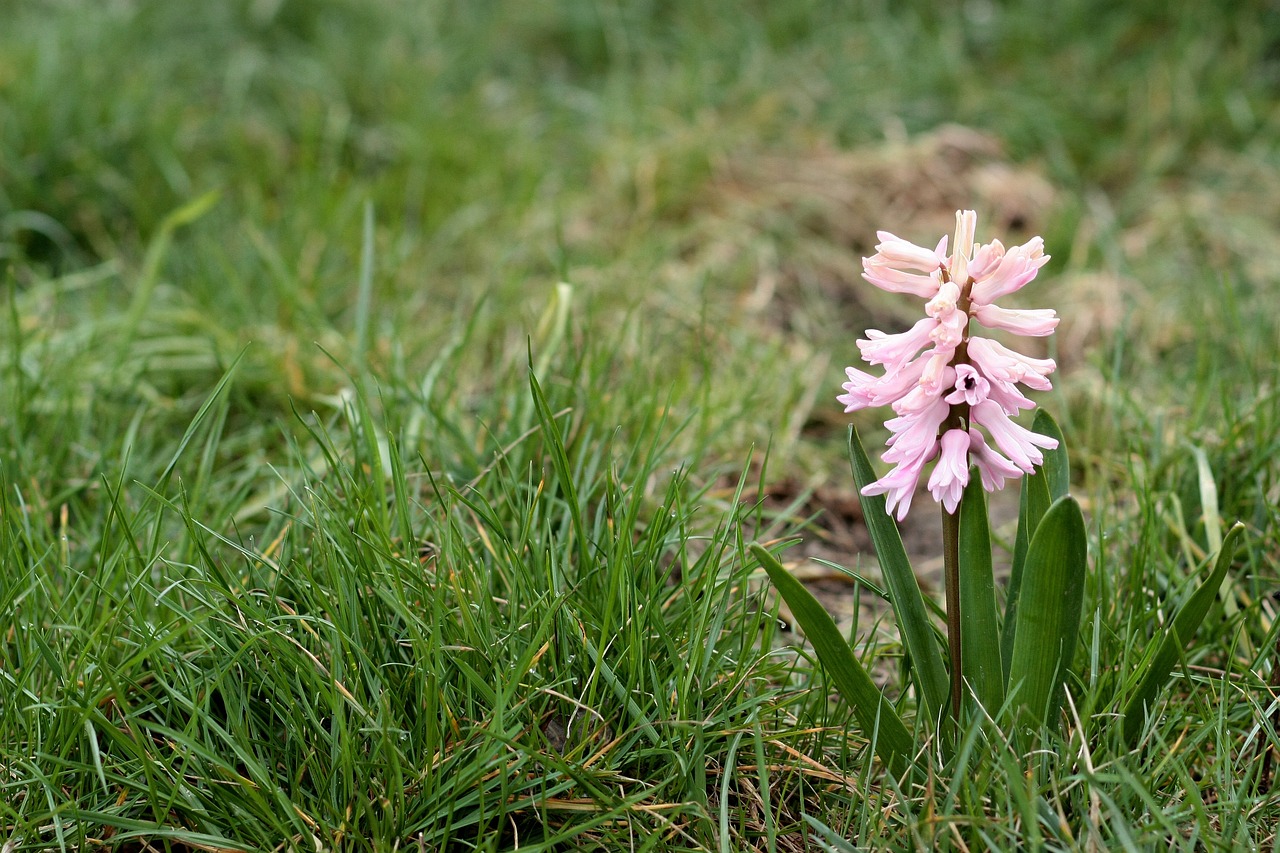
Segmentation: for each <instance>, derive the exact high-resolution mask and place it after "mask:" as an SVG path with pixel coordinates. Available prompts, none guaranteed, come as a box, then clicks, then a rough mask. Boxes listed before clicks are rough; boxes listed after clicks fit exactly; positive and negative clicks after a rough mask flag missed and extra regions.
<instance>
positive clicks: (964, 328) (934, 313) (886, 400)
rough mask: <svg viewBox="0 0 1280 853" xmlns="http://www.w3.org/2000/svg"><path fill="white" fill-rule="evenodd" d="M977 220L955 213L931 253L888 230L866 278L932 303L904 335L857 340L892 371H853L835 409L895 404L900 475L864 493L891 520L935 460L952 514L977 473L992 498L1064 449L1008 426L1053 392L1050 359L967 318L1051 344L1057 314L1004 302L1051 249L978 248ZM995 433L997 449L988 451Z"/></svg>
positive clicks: (938, 489) (874, 333)
mask: <svg viewBox="0 0 1280 853" xmlns="http://www.w3.org/2000/svg"><path fill="white" fill-rule="evenodd" d="M976 230H977V214H976V213H974V212H973V211H971V210H965V211H957V213H956V231H955V237H954V239H953V240H952V241H951V251H950V253H948V251H947V242H948V241H947V237H945V236H944V237H943V238H942V239H941V240H939V241H938V244H937V246H936V247H935V248H933V249H928V248H926V247H924V246H919V245H917V244H915V243H912V242H910V241H908V240H904V239H902V238H901V237H898V236H896V235H894V234H891V233H889V232H887V231H879V232H877V233H876V237H877V238H878V239H879V243H878V244H877V245H876V252H875V254H874V255H872V256H871V257H869V258H863V261H862V267H863V278H865V279H866V280H867V281H869V282H870V283H871V284H873V285H875V286H876V287H879V288H881V289H882V290H886V291H889V292H891V293H908V294H911V295H913V296H917V297H919V298H921V299H924V300H925V315H926V316H925V317H924V318H923V319H921V320H919V321H917V322H916V323H915V325H913V326H912V327H911V328H910V329H908V330H907V331H905V332H901V333H898V334H886V333H884V332H881V331H878V330H871V331H868V332H867V336H866V338H864V339H862V340H859V341H858V342H857V345H858V349H859V351H860V353H861V355H862V358H863V360H864V361H866V362H867V363H868V364H871V365H883V368H884V373H883V374H882V375H880V376H875V375H873V374H870V373H865V372H863V371H861V370H858V369H856V368H853V367H850V368H847V369H846V371H845V372H846V375H847V377H848V381H847V382H845V383H844V391H845V392H846V393H844V394H841V395H840V396H839V397H838V398H837V399H838V400H839V401H840V402H841V403H843V404H844V406H845V411H847V412H853V411H857V410H859V409H864V408H869V407H872V406H885V405H887V406H890V407H891V408H892V409H893V411H894V412H895V413H896V417H893V418H891V419H889V420H888V421H887V422H886V426H887V427H888V428H889V430H890V432H891V435H890V437H889V439H888V442H887V444H888V449H887V450H886V451H885V452H884V453H883V454H882V457H881V458H882V459H883V460H884V461H885V462H888V463H890V464H891V465H893V466H894V467H893V468H892V469H891V470H890V471H889V473H887V474H886V475H885V476H883V477H881V478H880V479H879V480H876V481H875V482H874V483H871V484H869V485H868V486H867V487H866V488H864V489H863V490H862V491H863V494H866V495H880V494H883V495H885V496H886V500H885V506H886V508H887V509H888V511H889V512H890V514H896V515H897V517H898V519H899V520H901V519H903V518H905V517H906V514H907V511H908V510H909V509H910V507H911V498H912V495H913V494H914V491H915V489H916V488H917V486H918V484H919V478H920V475H921V474H922V473H923V470H924V467H925V466H926V465H927V464H929V463H930V462H932V461H933V460H935V459H936V460H937V463H936V465H935V467H934V469H933V472H932V473H931V474H930V476H929V479H928V488H929V491H930V492H931V493H932V495H933V499H934V500H935V501H937V502H939V503H941V504H942V505H943V507H944V508H945V509H946V511H947V512H955V510H956V508H957V507H958V506H959V502H960V498H961V496H962V495H963V493H964V489H965V486H966V485H967V484H968V482H969V466H970V465H971V464H972V465H976V466H977V468H978V471H979V474H980V475H981V478H982V485H983V488H985V489H986V490H987V491H995V490H996V489H999V488H1002V487H1003V486H1004V484H1005V482H1006V481H1007V480H1010V479H1015V478H1017V477H1019V476H1021V475H1022V474H1023V473H1031V472H1032V471H1034V470H1035V466H1036V465H1039V464H1041V463H1042V462H1043V459H1044V457H1043V454H1042V453H1041V450H1042V449H1049V448H1052V447H1056V446H1057V442H1056V441H1054V440H1053V439H1051V438H1049V437H1047V436H1042V435H1038V434H1036V433H1034V432H1031V431H1030V430H1028V429H1026V428H1024V427H1021V426H1019V425H1018V424H1016V423H1014V422H1013V421H1012V420H1011V419H1010V418H1011V417H1012V416H1015V415H1017V414H1018V413H1019V412H1020V411H1022V410H1025V409H1029V408H1031V407H1032V406H1033V405H1034V404H1033V403H1032V402H1031V400H1029V399H1028V398H1027V396H1026V395H1025V394H1024V393H1023V392H1022V391H1021V390H1020V389H1019V387H1018V386H1019V385H1025V386H1026V387H1027V388H1031V389H1034V390H1038V391H1047V390H1049V389H1050V388H1052V387H1053V386H1052V384H1051V383H1050V382H1049V379H1048V376H1049V374H1050V373H1052V372H1053V371H1054V369H1055V368H1056V367H1057V365H1056V364H1055V363H1054V362H1053V360H1052V359H1043V358H1032V357H1030V356H1027V355H1024V354H1022V353H1019V352H1017V351H1015V350H1012V349H1009V348H1008V347H1006V346H1004V345H1003V344H1000V343H997V342H996V341H993V340H990V339H988V338H983V337H980V336H978V335H975V334H972V333H971V323H970V320H977V321H978V323H979V324H981V325H982V326H983V327H985V328H987V329H997V330H1000V331H1004V332H1010V333H1012V334H1015V335H1026V336H1032V337H1043V336H1045V335H1049V334H1052V332H1053V330H1054V329H1055V328H1056V327H1057V325H1058V317H1057V314H1056V313H1055V312H1054V311H1053V310H1052V309H1010V308H1004V307H1001V306H999V305H996V304H995V301H996V300H997V299H1000V298H1001V297H1004V296H1007V295H1009V294H1011V293H1014V292H1015V291H1017V290H1020V289H1021V288H1022V287H1024V286H1025V285H1026V284H1027V283H1028V282H1030V281H1031V280H1032V279H1034V278H1035V277H1036V274H1037V273H1038V272H1039V271H1040V269H1041V268H1042V267H1043V266H1044V265H1045V264H1046V263H1047V262H1048V261H1049V256H1048V255H1046V254H1045V253H1044V241H1043V240H1041V239H1040V238H1039V237H1035V238H1033V239H1031V240H1029V241H1027V242H1026V243H1024V244H1023V245H1021V246H1013V247H1011V248H1006V247H1005V246H1004V244H1003V243H1001V242H1000V241H999V240H992V241H991V242H990V243H987V244H985V245H983V244H977V243H975V242H974V238H975V235H976ZM982 430H986V432H987V433H988V434H990V436H991V439H992V441H993V442H994V444H995V447H996V448H999V451H997V450H996V449H994V448H993V447H992V446H991V445H989V444H988V443H987V439H986V436H985V435H984V434H983V432H982Z"/></svg>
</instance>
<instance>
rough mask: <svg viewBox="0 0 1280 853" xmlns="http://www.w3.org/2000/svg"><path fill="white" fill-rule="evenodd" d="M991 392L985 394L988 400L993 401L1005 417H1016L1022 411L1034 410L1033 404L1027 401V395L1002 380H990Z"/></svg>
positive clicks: (1015, 386) (1010, 383)
mask: <svg viewBox="0 0 1280 853" xmlns="http://www.w3.org/2000/svg"><path fill="white" fill-rule="evenodd" d="M989 381H990V383H991V390H990V391H988V392H987V399H988V400H995V401H996V402H997V403H999V404H1000V408H1002V409H1004V411H1005V414H1007V415H1016V414H1017V413H1018V412H1019V411H1021V410H1022V409H1032V408H1035V405H1036V404H1035V403H1033V402H1032V401H1031V400H1029V399H1027V395H1025V394H1023V393H1022V392H1021V391H1019V390H1018V386H1017V385H1014V384H1013V383H1012V382H1005V381H1004V380H1003V379H991V380H989Z"/></svg>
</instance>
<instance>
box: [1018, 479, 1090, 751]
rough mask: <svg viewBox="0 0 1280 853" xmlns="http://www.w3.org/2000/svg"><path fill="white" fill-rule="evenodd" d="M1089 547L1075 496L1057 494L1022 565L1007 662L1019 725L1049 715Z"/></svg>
mask: <svg viewBox="0 0 1280 853" xmlns="http://www.w3.org/2000/svg"><path fill="white" fill-rule="evenodd" d="M1087 553H1088V547H1087V541H1086V538H1085V529H1084V514H1083V513H1081V511H1080V505H1079V504H1078V503H1077V502H1076V500H1075V498H1073V497H1071V496H1070V495H1068V496H1067V497H1064V498H1059V499H1058V500H1057V501H1055V502H1054V503H1053V505H1052V506H1050V507H1049V510H1048V512H1046V513H1045V514H1044V518H1043V519H1042V520H1041V521H1040V524H1039V526H1038V527H1037V528H1036V532H1035V535H1034V536H1032V538H1031V545H1030V547H1028V549H1027V558H1026V563H1025V565H1024V567H1023V571H1024V576H1025V577H1024V580H1023V584H1022V587H1023V588H1022V597H1021V602H1020V604H1019V605H1018V615H1017V620H1018V621H1017V625H1016V626H1015V627H1016V641H1015V642H1014V644H1013V656H1012V660H1011V661H1010V667H1009V693H1010V694H1012V695H1014V697H1015V705H1014V708H1015V713H1016V714H1017V721H1018V724H1019V727H1020V728H1022V727H1025V728H1030V729H1032V730H1033V731H1038V730H1039V729H1040V728H1042V727H1043V726H1045V725H1046V724H1047V723H1048V722H1049V721H1051V720H1052V719H1053V718H1054V716H1055V714H1056V712H1057V710H1058V702H1059V701H1060V698H1061V686H1062V683H1063V681H1065V679H1066V677H1067V672H1068V671H1069V669H1070V667H1071V659H1072V657H1073V656H1074V654H1075V650H1076V638H1077V634H1078V633H1079V630H1080V606H1081V603H1082V601H1083V598H1084V576H1085V564H1086V557H1087Z"/></svg>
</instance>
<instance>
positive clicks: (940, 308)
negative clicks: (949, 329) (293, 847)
mask: <svg viewBox="0 0 1280 853" xmlns="http://www.w3.org/2000/svg"><path fill="white" fill-rule="evenodd" d="M959 301H960V287H959V285H957V284H956V283H955V282H954V281H944V282H943V283H942V284H941V285H939V286H938V292H937V293H936V294H934V297H933V298H932V299H930V300H929V301H928V302H926V303H925V306H924V313H926V314H928V315H929V316H930V317H932V318H934V319H935V320H938V321H940V322H941V321H945V320H947V319H949V318H950V317H951V316H952V315H953V314H955V313H957V312H956V303H958V302H959Z"/></svg>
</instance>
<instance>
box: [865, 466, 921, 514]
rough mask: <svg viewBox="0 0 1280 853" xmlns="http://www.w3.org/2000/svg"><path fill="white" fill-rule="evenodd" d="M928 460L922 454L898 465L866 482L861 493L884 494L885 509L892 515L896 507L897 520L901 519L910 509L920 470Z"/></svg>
mask: <svg viewBox="0 0 1280 853" xmlns="http://www.w3.org/2000/svg"><path fill="white" fill-rule="evenodd" d="M928 461H929V457H927V456H922V457H920V458H919V459H915V460H912V461H911V462H910V463H904V464H902V465H899V466H898V467H896V468H894V469H893V470H892V471H890V472H889V473H888V474H886V475H884V476H883V477H881V478H880V479H879V480H876V481H875V482H874V483H868V484H867V487H866V488H865V489H863V490H862V494H864V495H885V502H884V507H885V511H886V512H888V513H889V514H890V515H894V514H895V513H894V510H895V509H897V513H896V514H897V517H898V521H902V520H903V519H905V518H906V517H907V512H908V511H909V510H910V509H911V498H912V497H914V496H915V492H916V486H917V485H918V484H919V482H920V471H921V469H922V468H924V466H925V464H926V463H928Z"/></svg>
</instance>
